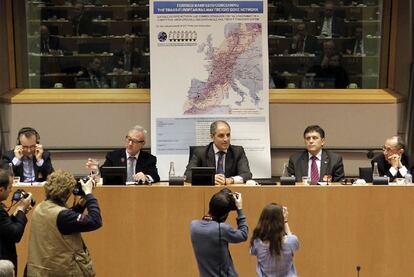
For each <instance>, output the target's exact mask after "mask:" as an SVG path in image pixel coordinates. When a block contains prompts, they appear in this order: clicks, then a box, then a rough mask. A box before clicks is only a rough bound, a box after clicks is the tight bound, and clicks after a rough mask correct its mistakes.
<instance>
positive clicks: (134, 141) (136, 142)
mask: <svg viewBox="0 0 414 277" xmlns="http://www.w3.org/2000/svg"><path fill="white" fill-rule="evenodd" d="M125 141H126V142H128V143H132V144H139V143H144V142H145V140H136V139H133V138H131V137H129V136H126V137H125Z"/></svg>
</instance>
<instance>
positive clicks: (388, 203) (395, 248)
mask: <svg viewBox="0 0 414 277" xmlns="http://www.w3.org/2000/svg"><path fill="white" fill-rule="evenodd" d="M24 189H25V190H27V191H31V192H32V193H33V194H34V196H35V198H36V199H37V201H38V202H40V201H41V200H42V199H43V198H44V196H43V188H41V187H24ZM220 189H221V188H219V187H188V186H184V187H168V186H162V185H153V186H138V187H131V186H128V187H126V186H106V187H98V188H97V189H96V190H95V192H94V193H95V195H96V196H97V198H98V200H99V203H100V206H101V209H102V216H103V222H104V225H103V227H102V228H101V229H99V230H97V231H95V232H91V233H84V234H83V237H84V239H85V242H86V244H87V245H88V247H89V250H90V252H91V255H92V259H93V262H94V266H95V269H96V272H97V276H98V277H106V276H108V277H109V276H111V277H118V276H131V277H134V276H160V277H164V276H180V277H185V276H188V277H190V276H191V277H193V276H197V275H198V271H197V265H196V261H195V258H194V255H193V251H192V247H191V242H190V236H189V225H190V222H191V220H193V219H199V218H201V217H202V216H203V215H204V214H205V213H206V212H207V209H208V202H209V199H210V197H211V196H212V195H213V193H215V192H217V191H219V190H220ZM231 189H232V190H233V191H238V192H241V193H242V196H243V206H244V211H245V213H246V215H247V221H248V224H249V227H250V229H249V238H250V236H251V234H252V231H253V229H254V227H255V225H256V223H257V220H258V217H259V215H260V212H261V210H262V208H263V206H264V205H266V204H268V203H270V202H276V203H279V204H282V205H286V206H287V207H288V208H289V223H290V227H291V229H292V231H293V232H294V233H295V234H297V235H298V237H299V240H300V249H299V252H298V253H297V255H296V257H295V264H296V267H297V270H298V274H299V276H310V277H314V276H318V277H324V276H326V277H328V276H329V277H332V276H335V277H341V276H344V277H345V276H346V277H349V276H357V274H356V266H357V265H359V266H361V272H360V276H375V277H389V276H410V274H412V273H413V272H414V263H412V256H413V253H414V242H413V239H412V238H413V234H414V220H413V219H414V208H413V206H414V186H359V187H353V186H327V187H321V186H291V187H288V186H284V187H281V186H262V187H251V186H233V187H231ZM8 203H9V202H8V201H7V202H6V204H8ZM30 215H31V214H30ZM30 215H29V216H30ZM228 222H229V223H231V224H233V225H234V226H235V224H236V222H235V214H234V213H233V214H231V215H230V216H229V218H228ZM29 233H30V219H29V223H28V225H27V227H26V231H25V234H24V237H23V239H22V241H21V242H20V243H19V244H18V255H19V265H20V268H19V275H20V276H21V274H22V272H23V267H24V264H25V263H26V256H27V245H28V237H29ZM248 248H249V243H248V242H245V243H241V244H237V245H232V246H231V253H232V257H233V260H234V263H235V266H236V269H237V271H238V272H239V275H240V276H255V258H254V257H251V256H250V255H249V254H248Z"/></svg>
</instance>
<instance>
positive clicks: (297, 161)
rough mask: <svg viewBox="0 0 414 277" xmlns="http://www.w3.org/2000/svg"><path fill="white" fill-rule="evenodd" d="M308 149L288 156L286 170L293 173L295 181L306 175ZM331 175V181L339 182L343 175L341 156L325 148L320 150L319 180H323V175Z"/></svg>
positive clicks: (299, 180) (300, 180)
mask: <svg viewBox="0 0 414 277" xmlns="http://www.w3.org/2000/svg"><path fill="white" fill-rule="evenodd" d="M308 162H309V155H308V151H306V150H305V151H303V152H301V153H298V154H295V155H292V156H291V157H290V158H289V165H288V172H289V175H294V176H295V177H296V181H297V182H302V176H308ZM325 175H331V176H332V182H339V181H340V180H341V179H343V178H344V177H345V174H344V165H343V163H342V157H341V156H339V155H337V154H335V153H332V152H330V151H327V150H322V160H321V169H320V174H319V181H323V176H325Z"/></svg>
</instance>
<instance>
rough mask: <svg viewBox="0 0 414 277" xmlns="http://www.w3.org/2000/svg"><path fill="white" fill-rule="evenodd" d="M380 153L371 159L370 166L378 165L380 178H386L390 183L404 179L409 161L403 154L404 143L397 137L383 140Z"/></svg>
mask: <svg viewBox="0 0 414 277" xmlns="http://www.w3.org/2000/svg"><path fill="white" fill-rule="evenodd" d="M382 151H383V152H382V153H381V154H379V155H378V156H376V157H374V159H372V161H371V164H372V168H374V164H375V163H377V165H378V173H379V175H380V176H384V175H386V176H388V177H389V178H390V181H391V182H392V181H394V179H395V178H404V176H405V175H406V174H407V173H409V171H408V168H409V162H408V161H409V159H408V157H407V156H406V154H405V144H404V141H403V140H402V139H401V138H400V137H399V136H393V137H390V138H388V139H386V140H385V143H384V146H383V147H382Z"/></svg>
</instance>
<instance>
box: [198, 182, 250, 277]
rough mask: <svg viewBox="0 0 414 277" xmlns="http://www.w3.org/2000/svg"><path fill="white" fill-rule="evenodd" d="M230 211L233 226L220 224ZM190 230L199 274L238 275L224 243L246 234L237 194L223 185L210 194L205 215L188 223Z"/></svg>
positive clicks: (237, 241) (243, 216) (238, 238)
mask: <svg viewBox="0 0 414 277" xmlns="http://www.w3.org/2000/svg"><path fill="white" fill-rule="evenodd" d="M234 210H237V218H236V219H237V229H234V228H233V227H232V226H231V225H229V224H226V223H224V222H225V221H226V219H227V216H228V214H229V212H230V211H234ZM190 233H191V242H192V244H193V249H194V254H195V256H196V259H197V264H198V269H199V272H200V276H213V277H220V276H229V277H232V276H238V275H237V272H236V270H235V268H234V265H233V261H232V259H231V256H230V252H229V249H228V244H229V243H240V242H243V241H246V240H247V236H248V227H247V223H246V216H245V215H244V213H243V210H242V195H241V194H240V193H237V192H236V193H232V192H231V191H230V190H229V189H227V188H225V189H222V190H221V191H220V192H218V193H216V194H214V195H213V197H212V198H211V199H210V203H209V212H208V214H207V215H205V216H204V217H203V219H201V220H193V221H192V222H191V226H190Z"/></svg>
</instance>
